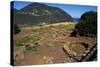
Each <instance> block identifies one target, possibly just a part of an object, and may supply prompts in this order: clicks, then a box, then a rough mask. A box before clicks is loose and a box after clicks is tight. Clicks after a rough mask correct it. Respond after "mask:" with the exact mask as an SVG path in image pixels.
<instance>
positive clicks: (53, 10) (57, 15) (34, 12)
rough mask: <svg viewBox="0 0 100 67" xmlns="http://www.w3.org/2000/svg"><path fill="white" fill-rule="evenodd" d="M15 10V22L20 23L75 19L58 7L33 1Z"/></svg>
mask: <svg viewBox="0 0 100 67" xmlns="http://www.w3.org/2000/svg"><path fill="white" fill-rule="evenodd" d="M13 11H14V20H15V21H14V22H15V23H16V24H20V25H23V24H27V25H34V24H42V23H58V22H65V21H67V22H72V21H73V18H72V17H71V16H70V15H69V14H68V13H66V12H64V11H63V10H61V9H59V8H57V7H51V6H48V5H45V4H39V3H32V4H29V5H28V6H26V7H24V8H22V9H20V10H16V11H15V10H13Z"/></svg>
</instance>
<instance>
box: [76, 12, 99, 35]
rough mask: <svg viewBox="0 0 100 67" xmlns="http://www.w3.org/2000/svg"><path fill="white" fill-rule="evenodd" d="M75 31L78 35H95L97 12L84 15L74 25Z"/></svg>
mask: <svg viewBox="0 0 100 67" xmlns="http://www.w3.org/2000/svg"><path fill="white" fill-rule="evenodd" d="M75 31H77V33H78V34H79V35H97V12H93V11H89V12H86V13H84V14H83V15H82V16H81V18H80V21H79V23H78V24H76V26H75Z"/></svg>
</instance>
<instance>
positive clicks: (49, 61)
mask: <svg viewBox="0 0 100 67" xmlns="http://www.w3.org/2000/svg"><path fill="white" fill-rule="evenodd" d="M53 59H54V58H53V57H48V56H43V61H44V63H45V64H53V61H52V60H53Z"/></svg>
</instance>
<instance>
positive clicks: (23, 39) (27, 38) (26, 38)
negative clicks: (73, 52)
mask: <svg viewBox="0 0 100 67" xmlns="http://www.w3.org/2000/svg"><path fill="white" fill-rule="evenodd" d="M31 39H33V38H32V36H30V35H28V36H25V37H24V38H22V41H23V42H26V41H28V40H31Z"/></svg>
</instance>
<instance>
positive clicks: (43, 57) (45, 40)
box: [14, 26, 96, 65]
mask: <svg viewBox="0 0 100 67" xmlns="http://www.w3.org/2000/svg"><path fill="white" fill-rule="evenodd" d="M72 29H73V27H71V26H70V27H69V26H67V27H66V28H63V27H61V28H55V27H54V28H52V30H51V28H50V30H51V32H52V31H53V32H52V33H50V30H49V29H46V31H47V32H46V31H44V30H43V31H44V33H40V34H38V35H37V36H39V38H40V39H39V40H37V41H36V42H38V44H39V46H38V47H36V48H33V49H32V50H26V49H25V47H23V46H25V45H23V46H16V44H14V50H15V51H14V54H15V55H14V56H15V58H14V60H15V61H14V64H15V65H33V64H51V63H64V60H65V59H66V58H69V56H68V55H67V54H66V53H65V52H64V51H63V47H64V45H67V44H68V42H70V43H73V42H83V43H88V44H89V48H91V47H92V46H93V45H94V44H95V43H96V37H86V36H81V37H80V36H78V37H70V36H69V35H70V33H71V32H72ZM55 30H56V31H55ZM66 30H67V33H66ZM40 31H41V30H40ZM68 31H69V32H68ZM36 32H37V31H36ZM35 34H36V33H35V31H34V30H33V29H32V28H25V29H21V32H20V33H19V34H17V35H14V40H21V39H22V38H24V37H25V36H28V35H30V36H32V38H33V39H34V36H35ZM33 39H30V40H28V41H27V43H29V44H31V43H32V42H31V41H32V40H33ZM22 48H24V49H22ZM80 48H81V47H80ZM20 49H22V51H20ZM18 51H19V53H18ZM78 51H79V50H78ZM21 54H22V56H23V58H19V57H21ZM69 54H70V53H69ZM18 55H19V57H18ZM66 62H70V61H66ZM71 62H73V61H71Z"/></svg>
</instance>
